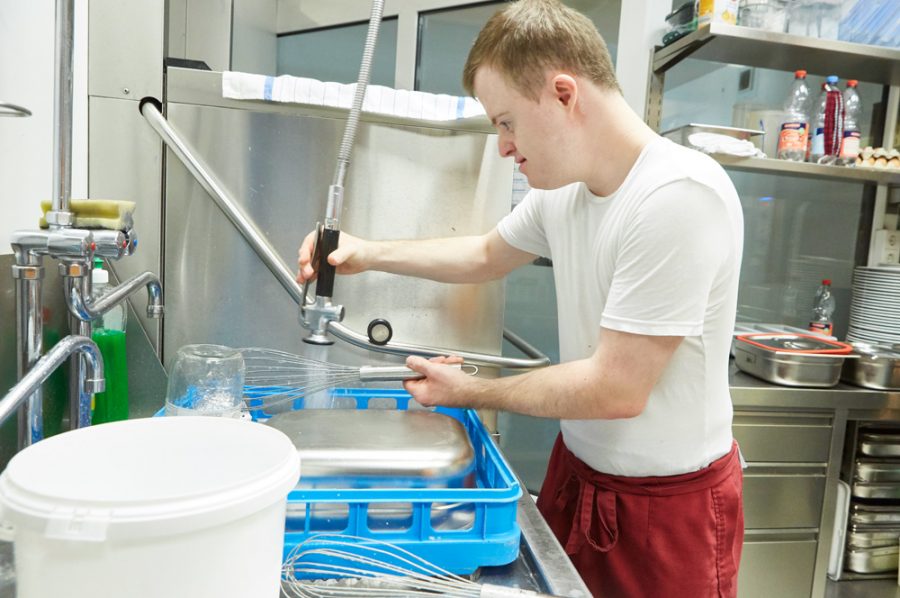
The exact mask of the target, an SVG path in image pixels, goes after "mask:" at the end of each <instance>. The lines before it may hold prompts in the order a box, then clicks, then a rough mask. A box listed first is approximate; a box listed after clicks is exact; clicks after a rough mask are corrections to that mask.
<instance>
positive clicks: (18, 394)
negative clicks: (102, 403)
mask: <svg viewBox="0 0 900 598" xmlns="http://www.w3.org/2000/svg"><path fill="white" fill-rule="evenodd" d="M75 354H81V355H82V356H83V357H84V359H85V364H86V370H85V371H86V374H87V377H86V378H85V379H84V388H83V389H82V390H84V391H86V393H85V394H86V396H87V397H88V401H87V404H86V409H87V411H88V412H90V409H91V404H90V396H91V394H93V393H95V392H102V391H103V389H104V387H105V382H104V378H103V375H104V374H103V358H102V357H101V356H100V349H98V348H97V345H96V344H95V343H94V341H92V340H91V339H89V338H87V337H84V336H67V337H66V338H64V339H62V340H61V341H60V342H58V343H57V344H56V346H55V347H53V348H52V349H51V350H50V351H48V352H47V354H46V355H44V356H43V357H42V358H40V359H39V360H38V361H37V363H36V364H35V366H34V368H32V369H31V371H30V372H28V373H27V374H26V375H25V377H24V378H22V379H21V380H19V382H17V383H16V385H15V386H13V387H12V388H11V389H10V390H9V392H8V393H6V396H5V397H3V398H2V399H0V423H2V422H4V421H6V419H7V418H8V417H9V416H10V415H11V414H12V413H13V412H14V411H15V410H16V409H17V408H18V407H19V405H21V404H22V403H23V402H25V401H27V400H29V398H30V397H32V396H34V394H35V393H36V392H38V391H39V390H40V387H41V384H43V383H44V382H45V381H46V380H47V378H49V377H50V375H51V374H52V373H53V372H54V371H56V368H58V367H59V366H60V365H62V364H63V362H65V360H66V358H68V357H69V356H70V355H75Z"/></svg>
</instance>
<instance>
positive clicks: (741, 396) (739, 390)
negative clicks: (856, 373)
mask: <svg viewBox="0 0 900 598" xmlns="http://www.w3.org/2000/svg"><path fill="white" fill-rule="evenodd" d="M729 380H730V384H731V399H732V402H733V403H734V406H735V408H737V409H745V408H746V409H767V410H769V409H790V410H794V409H803V410H835V409H840V410H848V412H849V413H848V419H887V417H885V414H884V413H883V412H884V411H897V412H898V415H900V391H883V390H869V389H866V388H860V387H859V386H852V385H850V384H845V383H843V382H842V383H840V384H838V385H837V386H835V387H833V388H794V387H789V386H778V385H775V384H771V383H769V382H766V381H765V380H760V379H759V378H754V377H753V376H750V375H749V374H745V373H744V372H741V371H740V370H738V369H737V367H736V366H735V365H734V364H732V365H731V371H730V373H729Z"/></svg>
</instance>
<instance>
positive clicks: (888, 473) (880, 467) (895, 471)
mask: <svg viewBox="0 0 900 598" xmlns="http://www.w3.org/2000/svg"><path fill="white" fill-rule="evenodd" d="M855 477H856V480H857V481H859V482H897V483H900V461H889V460H886V459H857V460H856V474H855Z"/></svg>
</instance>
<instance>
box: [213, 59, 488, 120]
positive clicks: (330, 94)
mask: <svg viewBox="0 0 900 598" xmlns="http://www.w3.org/2000/svg"><path fill="white" fill-rule="evenodd" d="M355 93H356V83H350V84H343V83H334V82H323V81H318V80H316V79H308V78H306V77H292V76H290V75H282V76H280V77H270V76H267V75H254V74H250V73H238V72H234V71H225V72H223V73H222V97H224V98H228V99H232V100H266V101H269V102H286V103H294V104H311V105H314V106H333V107H336V108H348V109H349V108H350V106H351V104H352V103H353V96H354V94H355ZM362 109H363V111H365V112H377V113H380V114H390V115H392V116H400V117H404V118H414V119H419V120H436V121H448V120H459V119H464V118H471V117H475V116H483V115H484V108H482V106H481V104H480V103H479V102H478V100H476V99H475V98H469V97H464V96H451V95H446V94H434V93H425V92H422V91H407V90H405V89H391V88H390V87H384V86H381V85H368V86H366V97H365V99H364V100H363V107H362Z"/></svg>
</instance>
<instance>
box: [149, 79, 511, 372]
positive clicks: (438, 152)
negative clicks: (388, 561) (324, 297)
mask: <svg viewBox="0 0 900 598" xmlns="http://www.w3.org/2000/svg"><path fill="white" fill-rule="evenodd" d="M173 70H175V69H170V76H169V79H168V81H169V88H168V98H169V102H168V104H167V107H166V108H167V118H168V119H169V121H170V122H171V123H172V124H173V125H174V126H175V127H176V128H177V129H178V130H179V131H180V132H181V134H182V136H183V137H184V138H185V139H186V140H187V141H188V142H189V143H190V144H191V145H193V147H194V148H195V150H196V152H197V154H198V155H199V156H200V157H201V158H202V159H203V161H204V162H205V163H206V164H207V166H208V167H209V169H210V171H212V172H213V173H214V174H215V176H216V177H217V178H218V179H219V181H220V182H221V183H222V185H223V186H224V187H225V188H226V189H228V190H229V192H230V194H231V196H232V197H233V198H234V199H235V200H236V201H237V202H238V203H239V204H240V205H241V206H242V208H243V209H244V210H245V211H246V212H247V214H248V215H250V217H251V218H252V219H253V220H255V222H256V224H257V226H258V227H259V229H260V230H261V231H263V232H264V234H265V235H266V236H267V238H268V239H269V241H270V243H271V244H272V245H273V246H274V247H275V249H276V250H277V251H278V252H279V254H280V255H281V257H282V258H283V260H284V261H285V263H287V264H289V265H290V266H291V268H293V267H294V264H295V263H296V254H297V248H298V246H299V244H300V242H301V240H302V239H303V237H304V236H305V235H306V234H307V233H308V232H309V231H310V230H312V229H313V228H314V226H315V223H316V221H317V220H320V219H321V218H322V216H323V214H324V211H325V200H326V193H327V188H328V185H329V184H330V183H331V180H332V177H333V173H334V165H335V160H336V156H337V153H338V146H339V143H340V136H341V133H342V131H343V127H344V114H345V113H343V112H341V111H335V110H330V109H321V110H316V109H310V108H308V107H306V108H300V107H296V106H285V105H273V104H270V103H262V102H236V101H227V100H222V99H221V97H220V89H221V87H220V75H219V74H218V73H202V72H191V71H179V72H177V73H175V75H176V76H172V71H173ZM511 177H512V164H511V163H510V161H504V160H501V159H500V158H499V156H498V154H497V147H496V138H495V137H494V136H493V135H490V134H487V133H486V132H485V131H484V130H472V128H471V127H469V130H454V129H452V128H448V126H437V125H436V126H433V127H432V126H425V125H423V124H422V123H421V121H419V122H416V123H404V122H402V121H400V120H399V119H384V118H379V117H374V116H366V117H364V119H363V122H362V123H361V126H360V130H359V134H358V137H357V144H356V147H355V149H354V153H353V156H352V161H351V165H350V170H349V173H348V179H347V190H346V199H345V202H344V206H345V210H344V214H343V216H342V228H343V229H344V230H346V231H347V232H350V233H352V234H355V235H359V236H362V237H365V238H371V239H395V238H429V237H443V236H454V235H470V234H481V233H484V232H487V231H488V230H490V229H491V228H492V227H493V226H494V225H495V224H496V223H497V221H498V220H499V219H500V218H501V217H502V216H503V215H504V214H506V213H507V212H508V211H509V209H510V193H511ZM164 188H165V229H164V252H165V254H164V257H165V259H164V264H165V265H164V288H165V296H166V319H165V322H164V335H163V337H164V359H165V362H166V363H168V361H169V360H170V359H171V358H172V356H173V355H174V353H175V351H176V350H177V349H178V348H179V347H181V346H182V345H184V344H188V343H196V342H214V343H222V344H227V345H231V346H251V345H259V346H267V347H275V348H280V349H284V350H289V351H295V352H301V353H304V354H306V355H307V356H309V357H314V358H319V359H328V360H330V361H338V362H344V363H359V362H362V361H373V360H375V361H381V360H384V359H386V358H384V357H382V356H378V355H376V354H374V353H368V354H366V353H367V352H365V351H360V350H357V349H353V348H350V347H347V346H345V345H343V344H341V343H340V342H338V344H336V345H335V346H333V347H331V348H330V349H328V350H322V349H321V348H314V347H312V346H309V345H306V344H305V343H302V342H301V338H302V337H303V336H304V334H305V332H306V331H305V330H303V329H302V328H301V327H300V325H299V324H298V320H297V315H298V309H297V306H296V304H295V303H294V302H293V301H292V300H291V299H290V297H289V296H288V295H287V293H285V291H284V290H283V289H282V288H281V287H280V286H279V284H278V283H277V282H276V281H275V279H274V278H273V277H272V275H271V274H270V273H269V271H268V270H267V269H266V268H265V267H264V266H263V264H262V262H261V261H260V260H259V259H258V258H257V257H256V255H255V254H254V253H253V252H252V250H251V249H250V247H249V246H248V245H247V243H246V242H245V241H244V240H243V239H242V237H241V236H240V235H239V234H238V233H237V231H236V230H235V229H234V228H233V227H232V225H231V224H230V222H229V221H228V220H227V219H226V217H225V216H224V215H223V214H222V213H221V212H220V211H219V209H218V208H217V207H216V206H215V205H214V203H213V202H212V201H211V199H210V198H209V197H208V196H207V194H206V192H205V191H204V190H203V189H202V188H201V187H200V185H199V184H197V182H196V181H195V180H194V179H193V178H192V177H191V175H190V174H189V173H188V172H187V170H186V169H185V168H184V167H183V166H182V164H181V163H180V162H179V161H178V160H177V158H175V157H174V156H173V155H172V154H171V153H169V154H168V155H167V163H166V173H165V183H164ZM503 288H504V287H503V283H502V282H500V281H498V282H492V283H488V284H480V285H445V284H440V283H435V282H430V281H423V280H418V279H411V278H405V277H399V276H393V275H389V274H384V273H365V274H361V275H357V276H352V277H339V278H338V281H337V282H336V284H335V291H334V299H335V302H337V303H342V304H344V305H345V307H346V314H347V315H346V318H345V323H346V324H347V325H348V326H349V327H351V328H353V329H354V330H357V331H360V332H363V333H364V332H365V329H366V326H367V325H368V322H369V321H370V320H372V319H373V318H385V319H387V320H389V321H390V322H391V323H392V325H393V328H394V338H395V339H396V340H397V341H402V342H408V343H416V344H422V345H430V346H440V347H446V348H448V349H454V348H456V349H466V350H473V351H480V352H486V353H493V354H498V355H499V354H500V348H501V334H502V328H503V304H504V296H503Z"/></svg>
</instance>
